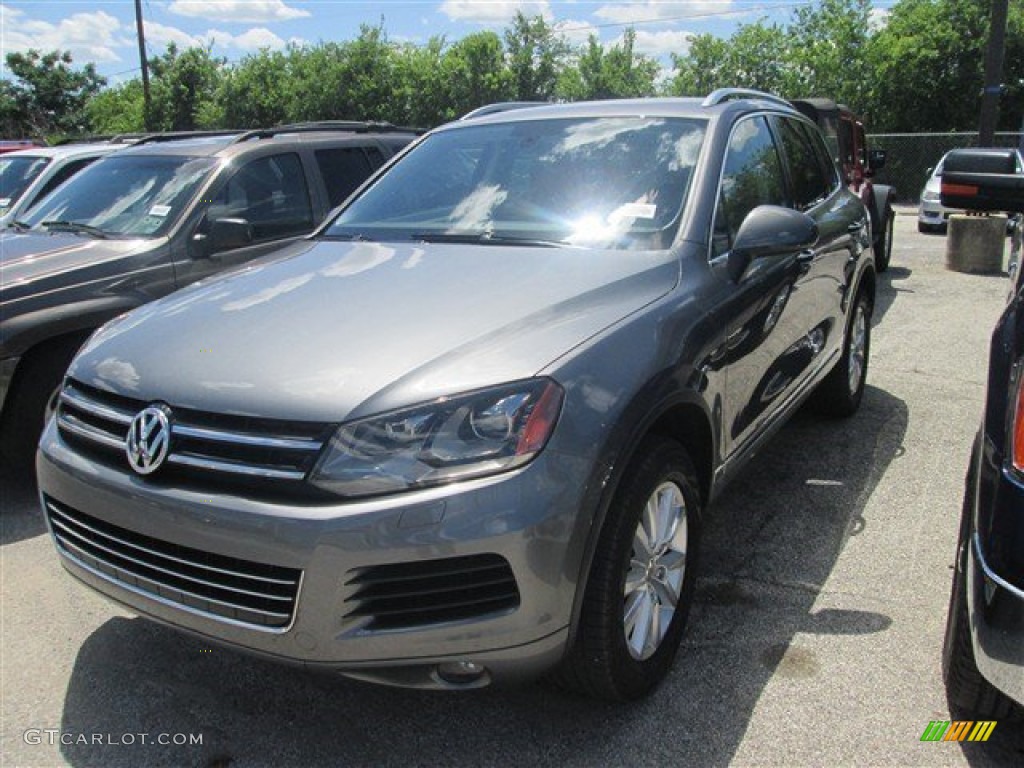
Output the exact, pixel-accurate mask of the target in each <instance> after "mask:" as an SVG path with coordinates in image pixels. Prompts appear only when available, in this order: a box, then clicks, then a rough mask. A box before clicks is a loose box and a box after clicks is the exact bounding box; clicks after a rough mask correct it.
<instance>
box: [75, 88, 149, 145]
mask: <svg viewBox="0 0 1024 768" xmlns="http://www.w3.org/2000/svg"><path fill="white" fill-rule="evenodd" d="M143 106H144V104H143V98H142V81H141V80H140V79H138V78H135V79H134V80H129V81H128V82H126V83H122V84H121V85H118V86H116V87H114V88H107V89H106V90H103V91H100V92H99V93H97V94H96V95H95V96H93V97H92V98H91V99H89V103H88V104H87V105H86V107H85V112H86V115H87V116H88V120H89V127H90V129H91V131H92V132H93V133H98V134H105V133H136V132H140V131H144V130H145V129H146V124H145V120H144V119H143Z"/></svg>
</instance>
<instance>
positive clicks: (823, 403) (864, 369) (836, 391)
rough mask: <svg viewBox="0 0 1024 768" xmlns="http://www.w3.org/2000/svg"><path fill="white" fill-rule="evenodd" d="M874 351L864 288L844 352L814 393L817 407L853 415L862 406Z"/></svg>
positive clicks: (842, 414) (847, 333) (831, 413)
mask: <svg viewBox="0 0 1024 768" xmlns="http://www.w3.org/2000/svg"><path fill="white" fill-rule="evenodd" d="M870 354H871V300H870V299H869V298H868V297H867V295H866V294H865V293H864V292H863V291H861V292H860V293H859V294H858V295H857V299H856V301H855V302H854V305H853V314H852V316H851V317H850V324H849V327H848V328H847V330H846V338H845V339H844V341H843V354H842V356H841V357H840V358H839V362H837V363H836V367H835V368H833V369H832V372H831V373H829V374H828V376H826V377H825V380H824V381H822V382H821V384H820V385H819V387H818V391H817V392H816V393H815V400H816V405H817V406H818V410H819V411H821V412H822V413H824V414H825V415H826V416H834V417H845V416H852V415H853V414H854V413H856V412H857V409H858V408H859V407H860V401H861V398H862V397H863V396H864V384H865V382H866V381H867V376H868V359H869V357H870Z"/></svg>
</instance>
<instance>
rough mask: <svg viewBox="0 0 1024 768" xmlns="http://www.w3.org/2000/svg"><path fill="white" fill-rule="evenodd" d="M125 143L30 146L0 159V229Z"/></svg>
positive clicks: (19, 217)
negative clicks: (30, 147)
mask: <svg viewBox="0 0 1024 768" xmlns="http://www.w3.org/2000/svg"><path fill="white" fill-rule="evenodd" d="M124 146H126V145H125V144H116V143H111V142H104V143H93V144H64V145H61V146H57V147H33V148H32V149H22V150H19V151H17V152H8V153H7V154H5V155H2V156H0V228H5V227H8V226H10V225H11V223H12V222H14V221H17V220H19V219H21V218H22V217H23V216H24V215H25V214H26V213H28V210H29V209H30V208H32V207H33V206H34V205H35V204H36V203H38V202H39V201H40V200H42V199H43V198H44V197H46V196H47V195H48V194H50V192H52V191H53V190H55V189H56V188H57V187H59V186H60V185H61V184H63V183H64V182H65V181H67V180H68V179H70V178H71V177H72V176H74V175H75V174H76V173H78V172H79V171H80V170H82V169H83V168H85V167H86V166H87V165H89V164H91V163H92V162H93V161H95V160H98V159H99V158H101V157H103V156H104V155H106V154H107V153H109V152H113V151H114V150H116V149H120V148H122V147H124Z"/></svg>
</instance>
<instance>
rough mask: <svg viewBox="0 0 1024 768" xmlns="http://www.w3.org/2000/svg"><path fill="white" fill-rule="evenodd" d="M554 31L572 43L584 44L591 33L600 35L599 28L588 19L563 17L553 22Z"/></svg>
mask: <svg viewBox="0 0 1024 768" xmlns="http://www.w3.org/2000/svg"><path fill="white" fill-rule="evenodd" d="M555 31H556V32H559V33H560V34H562V35H563V36H564V37H565V39H566V40H568V41H569V42H570V43H572V44H573V45H585V44H586V42H587V40H589V39H590V36H591V35H597V37H598V38H600V37H601V35H600V30H598V28H597V27H595V26H594V25H593V24H591V23H590V22H589V21H576V20H573V19H564V20H562V21H559V22H557V23H556V24H555Z"/></svg>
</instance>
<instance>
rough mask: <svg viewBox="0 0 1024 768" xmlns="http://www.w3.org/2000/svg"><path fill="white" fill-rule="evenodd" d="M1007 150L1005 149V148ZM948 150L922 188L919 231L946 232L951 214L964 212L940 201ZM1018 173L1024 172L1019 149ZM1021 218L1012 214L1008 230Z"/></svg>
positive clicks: (918, 214) (918, 217)
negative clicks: (943, 167) (943, 168)
mask: <svg viewBox="0 0 1024 768" xmlns="http://www.w3.org/2000/svg"><path fill="white" fill-rule="evenodd" d="M1004 151H1005V150H1004ZM948 154H949V153H948V152H947V153H946V154H945V155H943V156H942V159H941V160H939V163H938V165H936V166H935V169H934V170H933V171H932V172H931V175H930V176H928V181H926V182H925V185H924V189H922V190H921V203H920V205H919V206H918V209H917V231H918V232H945V231H946V225H947V223H948V221H949V216H950V214H953V213H962V211H960V210H957V209H954V208H946V207H944V206H943V205H942V203H941V202H939V189H940V187H941V186H942V166H943V165H944V164H945V162H946V157H947V156H948ZM1016 155H1017V173H1024V159H1022V158H1021V154H1020V152H1019V151H1018V152H1017V153H1016ZM1019 220H1020V215H1019V214H1018V215H1016V216H1011V217H1010V220H1009V222H1008V223H1007V225H1006V228H1007V231H1011V232H1012V231H1013V229H1014V227H1015V226H1017V223H1018V222H1019Z"/></svg>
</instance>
